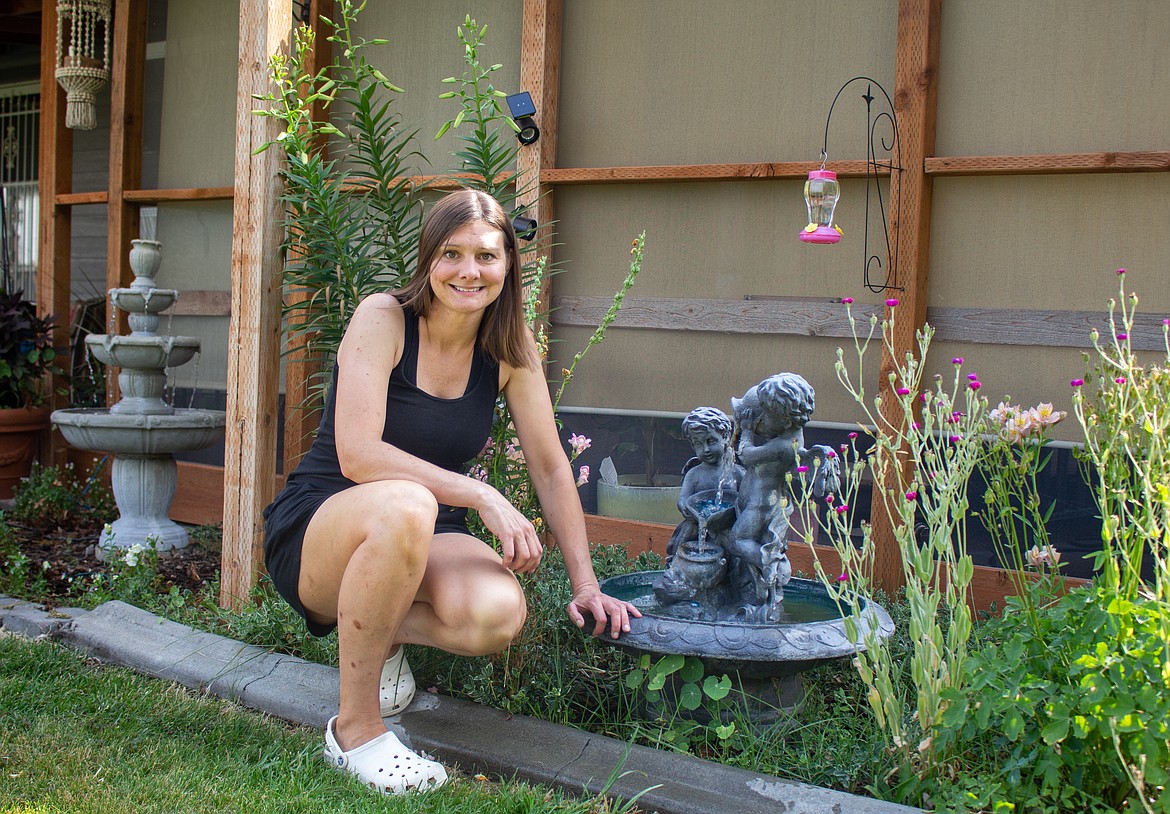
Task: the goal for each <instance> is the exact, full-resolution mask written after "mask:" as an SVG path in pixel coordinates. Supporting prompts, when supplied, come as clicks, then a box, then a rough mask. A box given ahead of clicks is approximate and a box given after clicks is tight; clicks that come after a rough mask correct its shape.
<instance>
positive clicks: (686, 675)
mask: <svg viewBox="0 0 1170 814" xmlns="http://www.w3.org/2000/svg"><path fill="white" fill-rule="evenodd" d="M678 675H679V678H681V679H682V680H683V681H688V682H691V683H694V684H697V683H698V682H699V680H700V679H702V677H703V662H701V661H699V660H698V659H697V658H695V657H694V656H688V657H687V659H686V661H685V662H684V663H683V666H682V669H681V670H680V671H679V674H678Z"/></svg>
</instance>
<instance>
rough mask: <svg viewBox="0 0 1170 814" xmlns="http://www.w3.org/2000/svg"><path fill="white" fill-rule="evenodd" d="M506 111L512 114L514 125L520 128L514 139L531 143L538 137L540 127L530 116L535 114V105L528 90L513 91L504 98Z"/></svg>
mask: <svg viewBox="0 0 1170 814" xmlns="http://www.w3.org/2000/svg"><path fill="white" fill-rule="evenodd" d="M506 101H507V102H508V112H509V113H511V114H512V118H513V119H514V120H515V122H516V125H517V126H518V127H519V128H520V130H519V132H517V133H516V140H517V141H519V142H520V143H521V144H532V143H533V142H534V141H536V140H537V139H538V138H540V128H539V127H537V126H536V121H535V120H534V119H533V118H532V117H533V116H535V115H536V105H535V104H534V103H533V101H532V94H531V93H529V92H528V91H521V92H520V93H513V94H512V95H511V96H509V97H508V98H507V100H506Z"/></svg>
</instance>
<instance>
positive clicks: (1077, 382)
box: [1069, 379, 1085, 387]
mask: <svg viewBox="0 0 1170 814" xmlns="http://www.w3.org/2000/svg"><path fill="white" fill-rule="evenodd" d="M1084 383H1085V380H1084V379H1073V380H1072V381H1071V382H1069V384H1071V385H1072V386H1073V387H1080V386H1081V385H1083V384H1084Z"/></svg>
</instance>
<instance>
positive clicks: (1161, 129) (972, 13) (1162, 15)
mask: <svg viewBox="0 0 1170 814" xmlns="http://www.w3.org/2000/svg"><path fill="white" fill-rule="evenodd" d="M941 34H942V36H941V43H940V50H941V53H942V58H941V65H940V67H939V93H938V100H939V101H938V114H939V115H938V142H937V154H938V155H1015V154H1033V153H1041V154H1043V153H1075V152H1085V151H1090V152H1096V151H1108V150H1165V149H1166V148H1167V133H1170V84H1168V83H1167V82H1166V77H1167V76H1170V47H1167V45H1168V43H1170V3H1164V2H1159V1H1158V0H1110V2H1098V1H1097V0H1075V1H1074V0H1028V2H1026V3H1020V2H1019V0H963V2H957V3H955V2H948V3H945V4H944V5H943V12H942V32H941Z"/></svg>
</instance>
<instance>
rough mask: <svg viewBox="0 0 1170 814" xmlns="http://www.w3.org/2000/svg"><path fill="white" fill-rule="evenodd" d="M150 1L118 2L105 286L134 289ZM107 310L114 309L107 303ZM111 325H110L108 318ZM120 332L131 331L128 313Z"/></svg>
mask: <svg viewBox="0 0 1170 814" xmlns="http://www.w3.org/2000/svg"><path fill="white" fill-rule="evenodd" d="M146 6H147V2H146V0H117V3H116V5H115V7H114V32H113V34H114V36H113V65H111V66H110V175H109V187H108V193H107V198H106V288H107V289H110V288H120V287H124V286H128V285H130V282H131V281H132V279H133V274H132V272H131V271H130V241H131V240H133V239H134V238H136V237H138V205H137V204H133V203H130V202H128V201H126V199H125V198H124V197H123V195H124V193H125V192H126V190H128V189H138V188H139V187H140V186H141V185H142V111H143V87H144V83H145V74H146V23H147V8H146ZM107 307H110V306H109V304H108V303H107ZM106 324H107V325H108V324H110V323H109V317H108V315H107V320H106ZM117 326H118V327H117V330H116V331H115V333H127V332H128V331H129V323H128V322H127V319H126V315H125V314H121V313H120V314H118V315H117ZM120 395H121V394H120V393H119V391H118V377H117V376H114V375H112V371H111V375H107V376H106V403H107V404H114V403H115V402H117V401H118V399H119V398H120Z"/></svg>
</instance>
